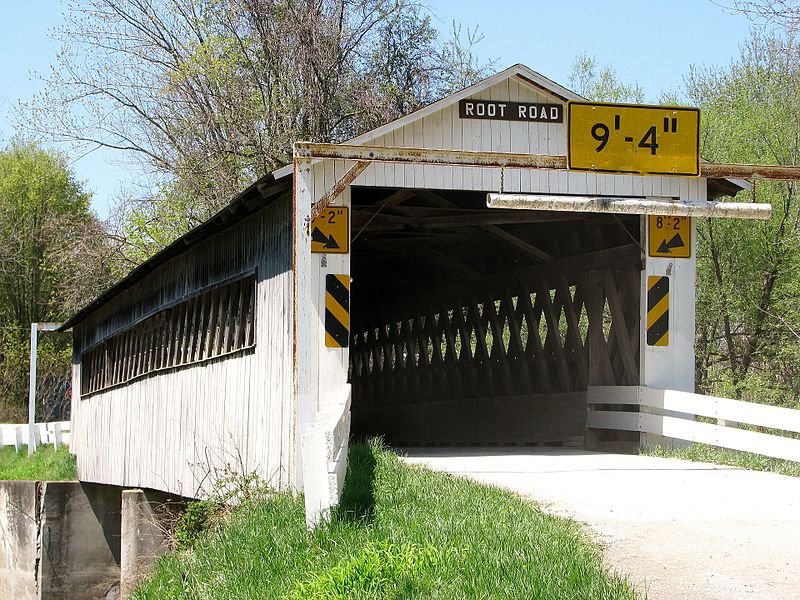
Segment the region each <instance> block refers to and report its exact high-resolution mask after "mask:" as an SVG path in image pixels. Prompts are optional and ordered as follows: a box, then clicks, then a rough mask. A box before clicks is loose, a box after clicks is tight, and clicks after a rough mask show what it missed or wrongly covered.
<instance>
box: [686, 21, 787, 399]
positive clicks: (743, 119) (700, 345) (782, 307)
mask: <svg viewBox="0 0 800 600" xmlns="http://www.w3.org/2000/svg"><path fill="white" fill-rule="evenodd" d="M799 51H800V47H798V46H797V43H796V41H795V40H794V38H791V37H787V38H780V37H769V36H766V37H765V36H764V35H762V34H759V33H757V32H755V33H753V36H752V39H751V40H750V41H749V42H748V43H747V44H746V45H744V46H743V47H742V50H741V56H740V58H739V60H738V61H736V62H735V63H733V64H731V65H730V66H729V67H725V68H720V69H695V70H693V71H692V73H691V75H690V76H689V78H688V80H687V87H688V93H689V96H690V97H691V98H692V100H693V101H694V102H695V103H696V104H697V105H699V106H700V108H701V109H702V111H703V112H702V115H703V116H702V120H703V129H702V140H701V141H702V153H703V156H704V157H705V158H707V159H709V160H713V161H720V162H742V163H768V164H790V165H791V164H798V163H800V93H798V90H800V62H799V61H798V60H797V57H798V52H799ZM797 191H798V190H797V184H796V183H793V182H759V183H757V184H756V187H755V189H754V191H753V192H752V194H748V193H746V192H742V193H740V198H739V199H740V200H742V201H752V200H756V201H759V202H769V203H770V204H771V205H772V207H773V217H772V219H770V220H769V221H766V222H757V223H754V222H741V221H735V220H729V219H704V220H700V221H699V222H698V236H699V245H700V246H699V251H698V279H697V293H698V295H697V331H698V342H697V384H698V387H699V388H700V389H702V390H703V391H704V392H706V393H716V394H720V395H729V396H732V397H735V398H743V399H746V400H753V401H766V402H770V403H775V404H783V405H786V406H790V407H796V406H800V377H798V376H799V375H800V343H799V342H800V312H798V310H797V299H798V297H800V210H798V199H797Z"/></svg>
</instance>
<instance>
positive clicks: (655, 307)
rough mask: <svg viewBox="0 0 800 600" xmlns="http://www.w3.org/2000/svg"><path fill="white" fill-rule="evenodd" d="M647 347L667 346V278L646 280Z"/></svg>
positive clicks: (657, 277)
mask: <svg viewBox="0 0 800 600" xmlns="http://www.w3.org/2000/svg"><path fill="white" fill-rule="evenodd" d="M647 345H648V346H669V277H667V276H662V275H655V276H649V277H648V278H647Z"/></svg>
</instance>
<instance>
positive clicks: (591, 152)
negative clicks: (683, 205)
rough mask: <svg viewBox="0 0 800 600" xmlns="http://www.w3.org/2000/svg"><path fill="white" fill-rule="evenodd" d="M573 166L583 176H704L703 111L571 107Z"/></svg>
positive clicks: (582, 104)
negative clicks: (616, 174) (701, 164)
mask: <svg viewBox="0 0 800 600" xmlns="http://www.w3.org/2000/svg"><path fill="white" fill-rule="evenodd" d="M567 114H568V120H567V165H568V167H569V168H570V169H576V170H579V171H601V172H608V173H637V174H640V175H682V176H684V177H685V176H699V175H700V110H699V109H697V108H682V107H676V106H646V105H640V104H605V103H603V104H598V103H590V102H570V103H569V104H568V106H567Z"/></svg>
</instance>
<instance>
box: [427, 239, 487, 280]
mask: <svg viewBox="0 0 800 600" xmlns="http://www.w3.org/2000/svg"><path fill="white" fill-rule="evenodd" d="M420 250H421V251H422V252H423V253H424V254H426V255H427V256H428V257H430V258H431V259H432V260H433V261H434V262H437V263H439V264H440V265H441V266H443V267H445V268H446V269H449V270H451V271H454V272H455V273H458V274H459V275H461V277H464V278H465V279H470V280H475V279H480V278H481V277H482V274H481V273H479V272H478V271H476V270H475V269H473V268H472V267H469V266H467V265H465V264H463V263H461V262H459V261H457V260H456V259H455V258H453V257H452V256H450V255H449V254H445V253H444V252H439V250H437V249H436V248H433V247H431V246H421V247H420Z"/></svg>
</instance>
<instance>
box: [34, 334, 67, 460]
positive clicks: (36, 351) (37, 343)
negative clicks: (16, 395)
mask: <svg viewBox="0 0 800 600" xmlns="http://www.w3.org/2000/svg"><path fill="white" fill-rule="evenodd" d="M59 327H61V323H31V362H30V380H29V382H28V456H30V455H31V454H33V453H34V452H35V451H36V446H37V445H38V443H37V440H38V439H39V438H38V437H37V435H36V355H37V353H38V349H39V332H40V331H57V330H58V328H59Z"/></svg>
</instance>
